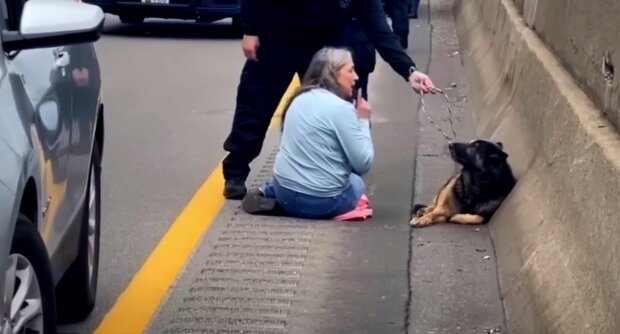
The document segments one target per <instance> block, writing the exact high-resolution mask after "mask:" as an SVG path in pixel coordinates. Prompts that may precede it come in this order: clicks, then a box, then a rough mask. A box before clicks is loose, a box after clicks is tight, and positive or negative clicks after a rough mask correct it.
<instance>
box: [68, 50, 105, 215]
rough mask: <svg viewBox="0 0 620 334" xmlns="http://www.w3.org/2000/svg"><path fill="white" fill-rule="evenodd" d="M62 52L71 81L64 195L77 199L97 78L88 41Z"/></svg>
mask: <svg viewBox="0 0 620 334" xmlns="http://www.w3.org/2000/svg"><path fill="white" fill-rule="evenodd" d="M63 52H66V53H67V54H68V55H69V59H70V62H69V65H68V67H67V73H68V74H67V75H68V76H70V79H71V85H72V89H71V94H72V120H71V158H70V160H69V165H68V168H69V173H68V175H69V179H68V184H69V192H68V196H69V197H70V198H71V200H72V202H75V203H79V202H81V201H82V199H83V198H84V195H85V192H84V191H85V189H86V184H87V182H88V174H89V170H90V169H89V167H90V160H91V149H92V145H93V138H94V132H95V124H96V119H97V115H98V110H99V98H100V96H99V93H100V87H101V79H100V75H99V64H98V62H97V58H96V54H95V49H94V46H93V44H92V43H86V44H75V45H71V46H68V47H66V48H63Z"/></svg>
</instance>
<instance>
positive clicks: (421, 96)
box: [420, 88, 456, 142]
mask: <svg viewBox="0 0 620 334" xmlns="http://www.w3.org/2000/svg"><path fill="white" fill-rule="evenodd" d="M435 92H436V93H439V94H441V95H442V96H443V97H444V99H445V100H446V106H447V107H448V123H450V129H451V130H452V137H450V135H448V133H446V131H444V129H443V128H441V127H440V126H439V125H438V124H437V123H435V121H434V120H433V118H432V117H431V115H430V113H429V112H428V111H427V110H426V103H425V102H424V93H422V92H420V101H421V104H422V111H423V112H424V113H425V114H426V119H428V121H429V122H430V123H431V124H432V125H433V126H434V127H435V129H437V131H439V133H441V135H442V136H443V137H444V138H445V139H446V141H448V142H451V141H453V140H455V139H456V131H455V130H454V124H453V123H452V108H450V104H451V103H452V102H451V101H450V99H449V98H448V94H446V93H444V91H442V90H441V89H439V88H435Z"/></svg>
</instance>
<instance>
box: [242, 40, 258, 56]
mask: <svg viewBox="0 0 620 334" xmlns="http://www.w3.org/2000/svg"><path fill="white" fill-rule="evenodd" d="M259 46H260V41H259V40H258V36H252V35H243V41H242V42H241V47H242V48H243V54H245V57H246V58H247V59H251V60H258V58H257V56H256V54H257V53H258V47H259Z"/></svg>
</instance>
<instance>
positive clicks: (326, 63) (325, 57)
mask: <svg viewBox="0 0 620 334" xmlns="http://www.w3.org/2000/svg"><path fill="white" fill-rule="evenodd" d="M351 61H353V57H352V55H351V52H350V51H349V50H347V49H344V48H335V47H324V48H322V49H321V50H319V51H318V52H317V53H315V54H314V56H313V57H312V60H311V61H310V65H309V66H308V70H306V74H305V75H304V77H303V79H302V81H301V86H300V87H299V88H297V90H296V91H295V93H293V95H292V96H291V98H290V99H289V100H288V101H287V103H286V105H285V107H284V112H283V113H282V127H284V119H285V117H286V112H287V111H288V108H289V107H290V106H291V103H292V102H293V100H294V99H295V98H296V97H298V96H299V95H301V94H303V93H305V92H308V91H311V90H313V89H317V88H323V89H326V90H328V91H330V92H332V93H334V94H336V95H337V96H340V97H341V98H343V99H345V100H346V99H349V98H350V96H347V94H346V93H345V92H344V91H343V90H342V88H341V87H340V85H339V84H338V71H340V70H341V69H342V67H344V66H345V65H346V64H347V63H349V62H351Z"/></svg>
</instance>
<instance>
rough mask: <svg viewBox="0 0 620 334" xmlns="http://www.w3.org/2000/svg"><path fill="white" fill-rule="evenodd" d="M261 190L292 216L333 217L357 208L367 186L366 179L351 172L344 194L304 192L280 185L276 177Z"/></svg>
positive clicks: (307, 217)
mask: <svg viewBox="0 0 620 334" xmlns="http://www.w3.org/2000/svg"><path fill="white" fill-rule="evenodd" d="M261 190H262V191H263V193H264V194H265V197H269V198H275V199H276V201H278V204H280V206H281V207H282V209H284V211H286V213H287V214H289V215H291V216H294V217H298V218H306V219H332V218H334V217H336V216H339V215H341V214H343V213H346V212H349V211H351V210H353V209H355V207H356V206H357V202H359V200H360V198H361V197H362V194H363V193H364V190H365V186H364V180H362V178H361V177H360V176H359V175H357V174H351V176H350V177H349V185H348V186H347V188H345V190H344V191H343V192H342V194H340V195H337V196H333V197H316V196H311V195H306V194H302V193H299V192H296V191H294V190H290V189H288V188H284V187H282V186H280V185H279V184H278V181H277V180H276V179H275V178H274V179H273V181H271V182H266V183H265V184H264V185H263V186H262V187H261Z"/></svg>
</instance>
